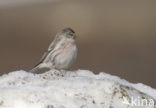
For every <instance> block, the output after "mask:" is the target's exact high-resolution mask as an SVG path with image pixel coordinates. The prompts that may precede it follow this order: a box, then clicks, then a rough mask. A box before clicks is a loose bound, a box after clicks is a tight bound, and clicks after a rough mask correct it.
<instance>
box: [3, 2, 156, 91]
mask: <svg viewBox="0 0 156 108" xmlns="http://www.w3.org/2000/svg"><path fill="white" fill-rule="evenodd" d="M64 27H71V28H73V29H74V30H75V31H76V33H77V35H78V38H77V46H78V59H77V61H76V63H75V64H74V66H73V67H72V68H71V70H76V69H86V70H91V71H94V72H95V73H99V72H106V73H109V74H113V75H117V76H120V77H121V78H124V79H126V80H128V81H131V82H134V83H136V82H142V83H144V84H147V85H150V86H152V87H154V88H156V1H155V0H148V1H147V0H44V1H43V0H14V1H12V0H1V1H0V49H1V51H0V73H1V74H4V73H8V72H10V71H15V70H21V69H23V70H30V69H31V68H32V67H33V66H34V65H35V64H37V63H38V61H39V60H40V58H41V56H42V55H43V53H44V52H45V51H46V50H47V48H48V46H49V44H50V43H51V41H52V40H53V38H54V36H55V34H56V32H57V31H59V30H60V29H62V28H64Z"/></svg>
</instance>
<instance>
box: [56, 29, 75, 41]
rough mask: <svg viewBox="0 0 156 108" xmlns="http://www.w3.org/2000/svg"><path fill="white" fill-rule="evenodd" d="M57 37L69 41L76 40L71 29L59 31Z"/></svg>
mask: <svg viewBox="0 0 156 108" xmlns="http://www.w3.org/2000/svg"><path fill="white" fill-rule="evenodd" d="M57 35H58V36H60V37H65V38H69V39H76V37H77V36H76V34H75V32H74V30H72V29H71V28H64V29H62V30H61V31H59V32H58V33H57Z"/></svg>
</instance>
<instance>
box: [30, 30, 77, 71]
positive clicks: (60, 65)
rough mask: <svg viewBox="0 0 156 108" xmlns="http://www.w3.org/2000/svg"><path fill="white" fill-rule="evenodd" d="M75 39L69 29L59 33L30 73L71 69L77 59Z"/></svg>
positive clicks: (73, 33)
mask: <svg viewBox="0 0 156 108" xmlns="http://www.w3.org/2000/svg"><path fill="white" fill-rule="evenodd" d="M75 38H76V34H75V32H74V31H73V30H72V29H71V28H65V29H63V30H61V31H59V32H58V33H57V34H56V37H55V39H54V41H53V42H52V43H51V44H50V45H49V48H48V50H47V52H45V53H44V55H43V56H42V58H41V60H40V62H39V63H38V64H37V65H36V66H35V67H34V68H33V69H32V70H30V72H36V71H38V70H39V69H42V68H48V69H53V68H55V69H68V68H69V67H71V66H72V64H73V63H74V61H75V59H76V57H77V47H76V43H75Z"/></svg>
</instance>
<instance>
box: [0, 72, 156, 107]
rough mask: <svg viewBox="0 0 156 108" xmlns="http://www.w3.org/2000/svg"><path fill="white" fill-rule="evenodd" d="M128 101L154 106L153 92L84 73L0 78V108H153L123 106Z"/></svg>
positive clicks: (102, 75)
mask: <svg viewBox="0 0 156 108" xmlns="http://www.w3.org/2000/svg"><path fill="white" fill-rule="evenodd" d="M131 97H134V98H138V97H141V98H142V99H147V100H148V99H152V100H153V101H154V103H155V102H156V101H155V100H156V89H153V88H151V87H149V86H146V85H143V84H132V83H129V82H128V81H126V80H123V79H120V78H119V77H117V76H112V75H109V74H106V73H103V72H101V73H100V74H98V75H95V74H93V73H92V72H91V71H88V70H77V71H74V72H71V71H64V70H61V71H58V70H50V71H48V72H46V73H42V74H33V73H29V72H26V71H23V70H21V71H15V72H10V73H9V74H5V75H2V76H1V77H0V108H155V106H141V107H140V106H138V105H133V106H132V105H131V104H127V103H124V102H125V99H126V100H128V102H130V101H131ZM139 99H140V98H139Z"/></svg>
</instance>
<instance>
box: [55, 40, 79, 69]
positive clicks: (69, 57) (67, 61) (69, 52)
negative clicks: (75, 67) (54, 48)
mask: <svg viewBox="0 0 156 108" xmlns="http://www.w3.org/2000/svg"><path fill="white" fill-rule="evenodd" d="M76 57H77V47H76V44H75V42H74V41H69V42H67V43H66V44H65V47H64V48H63V49H62V50H61V51H60V54H59V55H58V56H57V58H56V60H55V62H56V67H57V68H58V69H67V68H69V67H70V66H71V65H72V64H73V62H74V61H75V59H76Z"/></svg>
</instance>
